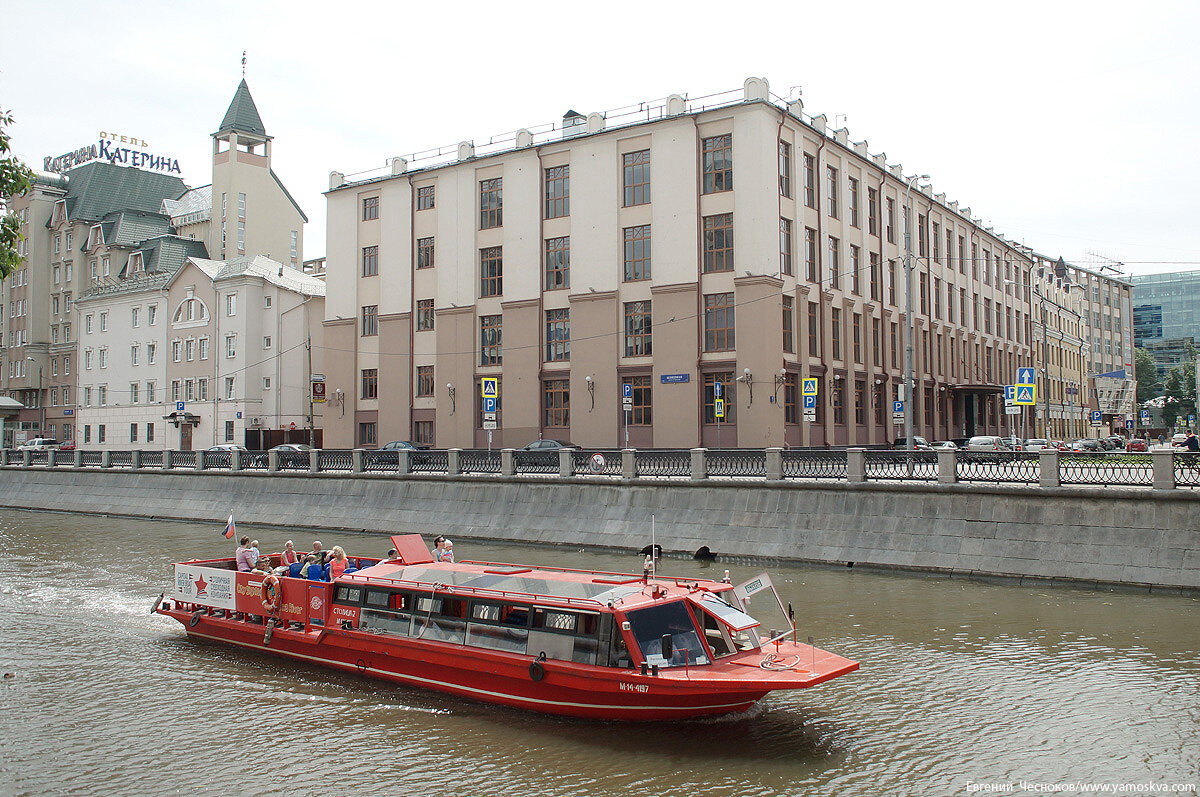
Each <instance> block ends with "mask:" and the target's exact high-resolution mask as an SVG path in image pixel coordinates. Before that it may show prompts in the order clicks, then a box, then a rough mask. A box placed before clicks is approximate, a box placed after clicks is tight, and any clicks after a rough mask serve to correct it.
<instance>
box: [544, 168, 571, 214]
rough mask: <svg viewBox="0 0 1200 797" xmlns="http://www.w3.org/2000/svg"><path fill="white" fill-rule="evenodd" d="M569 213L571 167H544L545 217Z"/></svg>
mask: <svg viewBox="0 0 1200 797" xmlns="http://www.w3.org/2000/svg"><path fill="white" fill-rule="evenodd" d="M569 215H571V167H570V166H553V167H551V168H549V169H546V218H548V219H557V218H561V217H563V216H569Z"/></svg>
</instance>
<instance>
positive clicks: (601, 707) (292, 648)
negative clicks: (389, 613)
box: [159, 608, 857, 721]
mask: <svg viewBox="0 0 1200 797" xmlns="http://www.w3.org/2000/svg"><path fill="white" fill-rule="evenodd" d="M159 611H160V613H161V614H164V615H166V616H169V617H173V618H175V619H176V620H178V621H179V622H180V623H182V624H183V626H184V628H185V630H186V631H187V633H188V635H189V636H190V637H193V638H197V639H205V640H211V641H216V642H223V643H226V644H231V645H235V646H239V647H243V648H248V649H255V650H260V651H266V652H270V653H272V654H275V655H278V656H282V657H285V658H289V659H293V660H296V661H303V662H308V663H313V664H319V665H321V666H325V667H331V668H334V669H337V670H342V671H345V672H356V673H358V674H360V675H364V676H367V677H371V678H378V679H382V680H385V681H390V682H393V683H397V684H404V685H408V686H415V687H419V688H424V689H432V690H435V691H438V692H444V693H447V694H453V695H457V696H460V697H465V698H468V699H472V700H479V701H483V702H487V703H496V704H500V705H505V706H512V707H515V708H521V709H526V710H532V711H538V712H543V713H548V714H556V715H562V716H570V717H581V718H587V719H600V720H624V721H656V720H678V719H686V718H692V717H706V716H717V715H722V714H731V713H738V712H743V711H746V710H748V709H749V708H750V707H751V706H753V705H754V703H755V702H757V701H758V700H759V699H761V698H762V697H763V696H764V695H766V694H767V693H768V692H770V691H772V690H773V689H774V688H780V687H772V686H771V685H770V684H769V683H767V682H764V681H761V680H757V681H745V682H743V681H742V680H740V679H730V678H712V677H703V676H704V675H705V674H704V673H703V672H701V670H700V668H692V670H691V672H690V673H684V672H682V671H681V670H678V669H675V670H671V671H669V673H667V672H665V671H664V674H663V675H662V676H654V675H652V674H647V675H641V674H640V673H639V672H636V671H633V670H619V669H613V668H607V667H596V666H591V665H583V664H578V663H573V662H565V661H556V660H552V659H551V660H546V661H535V660H533V659H532V658H531V657H529V656H525V655H518V654H512V653H506V652H502V651H493V650H488V649H479V648H465V647H463V646H461V645H454V644H449V643H442V642H436V641H430V640H420V639H411V638H405V637H391V636H385V635H378V634H371V633H365V632H360V631H356V630H343V629H340V628H317V629H310V630H307V631H306V630H284V629H282V628H281V629H275V630H273V631H272V633H271V638H270V641H269V642H264V638H265V636H266V633H265V632H266V629H265V627H264V626H263V625H262V624H260V623H257V622H251V621H245V620H236V619H232V618H227V617H223V616H217V615H210V614H201V615H200V616H199V618H198V619H197V620H196V621H195V624H194V625H193V624H192V620H193V613H192V612H186V611H180V610H178V609H174V608H173V609H160V610H159ZM854 666H855V667H857V665H854ZM538 675H540V676H541V677H540V679H539V678H537V676H538ZM829 677H836V676H835V675H834V674H830V675H829ZM821 680H827V678H822V679H821ZM782 688H787V687H782ZM792 688H794V687H792Z"/></svg>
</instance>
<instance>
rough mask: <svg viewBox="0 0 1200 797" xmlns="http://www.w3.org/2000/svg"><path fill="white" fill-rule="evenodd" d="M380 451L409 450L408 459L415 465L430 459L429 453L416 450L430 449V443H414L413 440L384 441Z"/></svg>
mask: <svg viewBox="0 0 1200 797" xmlns="http://www.w3.org/2000/svg"><path fill="white" fill-rule="evenodd" d="M379 450H380V451H407V452H409V453H408V461H409V462H410V463H412V464H414V465H420V464H424V463H426V462H428V461H429V455H428V454H421V453H415V452H421V451H428V450H429V444H428V443H414V442H413V441H412V440H392V441H391V442H390V443H384V444H383V445H381V446H380V447H379Z"/></svg>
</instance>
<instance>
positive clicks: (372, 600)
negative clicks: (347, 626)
mask: <svg viewBox="0 0 1200 797" xmlns="http://www.w3.org/2000/svg"><path fill="white" fill-rule="evenodd" d="M391 594H393V593H389V592H386V591H384V590H381V589H369V590H367V605H368V606H378V607H380V608H384V609H386V608H387V606H388V597H389V596H390V595H391Z"/></svg>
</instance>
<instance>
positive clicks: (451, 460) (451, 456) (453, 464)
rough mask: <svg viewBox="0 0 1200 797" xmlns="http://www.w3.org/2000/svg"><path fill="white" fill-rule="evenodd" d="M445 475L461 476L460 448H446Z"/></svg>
mask: <svg viewBox="0 0 1200 797" xmlns="http://www.w3.org/2000/svg"><path fill="white" fill-rule="evenodd" d="M446 475H447V476H461V475H462V449H461V448H450V449H447V450H446Z"/></svg>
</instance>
